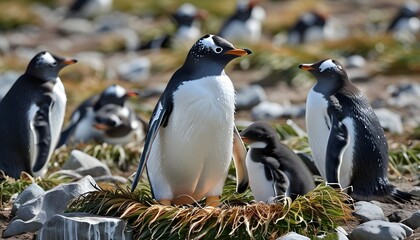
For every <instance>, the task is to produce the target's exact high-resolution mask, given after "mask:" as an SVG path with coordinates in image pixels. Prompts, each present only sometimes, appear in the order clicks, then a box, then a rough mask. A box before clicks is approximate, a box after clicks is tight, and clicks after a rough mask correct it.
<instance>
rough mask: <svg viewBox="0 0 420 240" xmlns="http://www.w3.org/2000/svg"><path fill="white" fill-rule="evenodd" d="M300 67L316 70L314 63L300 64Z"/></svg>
mask: <svg viewBox="0 0 420 240" xmlns="http://www.w3.org/2000/svg"><path fill="white" fill-rule="evenodd" d="M299 68H300V69H303V70H306V71H309V70H315V68H313V67H312V64H300V65H299Z"/></svg>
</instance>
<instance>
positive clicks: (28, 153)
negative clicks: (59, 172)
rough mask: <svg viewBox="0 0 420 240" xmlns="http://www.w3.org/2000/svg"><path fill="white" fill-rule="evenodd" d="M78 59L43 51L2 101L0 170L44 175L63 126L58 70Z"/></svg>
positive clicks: (63, 101)
mask: <svg viewBox="0 0 420 240" xmlns="http://www.w3.org/2000/svg"><path fill="white" fill-rule="evenodd" d="M76 62H77V60H75V59H65V58H61V57H58V56H55V55H53V54H51V53H49V52H40V53H38V54H37V55H35V57H34V58H33V59H32V60H31V61H30V62H29V64H28V67H27V69H26V72H25V73H24V74H23V75H22V76H21V77H19V79H18V80H17V81H16V82H15V84H14V85H13V86H12V88H11V89H10V90H9V92H8V93H7V94H6V96H5V97H4V98H3V100H2V101H1V102H0V112H1V114H0V132H1V134H0V149H1V151H0V169H1V170H3V171H4V172H5V173H6V174H7V175H9V176H11V177H13V178H19V176H20V173H21V171H26V172H28V173H30V174H31V175H33V176H43V175H44V174H45V173H46V171H47V163H48V161H49V159H50V158H51V155H52V153H53V151H54V149H55V145H56V144H57V141H58V138H59V136H60V130H61V127H62V125H63V120H64V113H65V108H66V101H67V99H66V94H65V91H64V86H63V83H62V82H61V80H60V78H59V77H58V73H59V71H60V70H61V69H62V68H63V67H65V66H68V65H70V64H73V63H76Z"/></svg>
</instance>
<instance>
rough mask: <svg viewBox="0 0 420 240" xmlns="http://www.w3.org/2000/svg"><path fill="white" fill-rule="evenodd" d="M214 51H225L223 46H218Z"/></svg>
mask: <svg viewBox="0 0 420 240" xmlns="http://www.w3.org/2000/svg"><path fill="white" fill-rule="evenodd" d="M214 51H215V52H216V53H221V52H222V51H223V48H221V47H217V48H216V49H214Z"/></svg>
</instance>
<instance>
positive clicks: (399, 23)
mask: <svg viewBox="0 0 420 240" xmlns="http://www.w3.org/2000/svg"><path fill="white" fill-rule="evenodd" d="M419 15H420V7H419V4H418V3H417V2H415V1H409V2H407V3H406V4H404V5H403V6H402V7H401V8H400V10H399V12H398V13H397V15H396V16H395V17H394V19H393V20H392V21H391V24H390V25H389V26H388V29H387V32H408V33H416V32H418V31H419V30H420V19H419Z"/></svg>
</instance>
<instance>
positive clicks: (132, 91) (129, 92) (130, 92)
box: [126, 90, 140, 97]
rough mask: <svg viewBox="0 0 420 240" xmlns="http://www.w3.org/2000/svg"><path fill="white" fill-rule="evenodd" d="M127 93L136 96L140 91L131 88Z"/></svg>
mask: <svg viewBox="0 0 420 240" xmlns="http://www.w3.org/2000/svg"><path fill="white" fill-rule="evenodd" d="M126 95H127V96H129V97H136V96H139V95H140V93H139V92H137V91H135V90H130V91H127V93H126Z"/></svg>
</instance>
